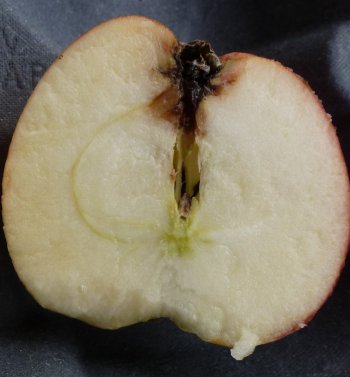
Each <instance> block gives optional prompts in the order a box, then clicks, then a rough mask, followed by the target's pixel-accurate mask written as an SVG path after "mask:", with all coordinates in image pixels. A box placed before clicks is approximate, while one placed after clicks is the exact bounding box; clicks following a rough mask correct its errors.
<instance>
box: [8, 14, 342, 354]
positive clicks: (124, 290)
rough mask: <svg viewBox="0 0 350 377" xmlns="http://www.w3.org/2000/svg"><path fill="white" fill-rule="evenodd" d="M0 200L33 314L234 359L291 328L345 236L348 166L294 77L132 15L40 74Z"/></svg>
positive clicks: (312, 305) (335, 271)
mask: <svg viewBox="0 0 350 377" xmlns="http://www.w3.org/2000/svg"><path fill="white" fill-rule="evenodd" d="M2 204H3V219H4V229H5V234H6V239H7V242H8V248H9V252H10V255H11V258H12V260H13V263H14V266H15V268H16V271H17V273H18V275H19V277H20V278H21V280H22V281H23V283H24V284H25V286H26V287H27V289H28V290H29V292H30V293H31V294H32V295H33V296H34V297H35V299H36V300H37V301H38V302H39V303H40V304H41V305H42V306H43V307H45V308H48V309H50V310H54V311H57V312H60V313H63V314H66V315H68V316H71V317H74V318H79V319H81V320H83V321H86V322H88V323H90V324H93V325H96V326H99V327H103V328H110V329H116V328H119V327H122V326H126V325H129V324H132V323H136V322H139V321H146V320H148V319H151V318H159V317H169V318H171V319H172V320H173V321H175V323H177V324H178V325H179V326H180V327H181V328H183V329H185V330H187V331H190V332H193V333H195V334H197V335H198V336H199V337H201V338H202V339H204V340H206V341H209V342H214V343H220V344H224V345H226V346H228V347H231V348H232V351H231V353H232V355H233V357H235V358H236V359H242V358H243V357H245V356H247V355H249V354H250V353H251V352H253V350H254V348H255V347H256V346H257V345H259V344H263V343H267V342H270V341H273V340H275V339H278V338H280V337H282V336H284V335H286V334H288V333H290V332H292V331H295V330H297V329H299V328H302V327H304V326H305V324H306V323H307V322H308V321H309V320H310V319H311V318H312V316H313V315H314V314H315V313H316V311H317V310H318V309H319V307H320V306H321V305H322V303H323V302H324V301H325V300H326V298H327V297H328V296H329V295H330V294H331V292H332V289H333V287H334V285H335V282H336V280H337V278H338V276H339V273H340V270H341V268H342V266H343V264H344V259H345V255H346V251H347V246H348V238H349V180H348V175H347V171H346V166H345V163H344V160H343V156H342V153H341V149H340V146H339V142H338V139H337V136H336V133H335V129H334V127H333V126H332V124H331V121H330V119H329V117H328V116H327V114H326V113H325V111H324V109H323V108H322V105H321V104H320V102H319V100H318V99H317V97H316V96H315V94H314V93H313V92H312V91H311V89H310V88H309V87H308V85H307V84H306V83H305V82H304V81H303V80H302V79H301V78H299V77H298V76H297V75H295V74H294V73H292V72H291V71H290V70H288V69H286V68H285V67H283V66H282V65H281V64H279V63H277V62H274V61H271V60H267V59H263V58H259V57H256V56H253V55H248V54H243V53H232V54H228V55H225V56H223V57H221V58H220V59H219V58H217V57H216V55H215V54H214V53H213V52H212V51H211V49H210V47H209V45H208V44H207V43H205V42H201V41H196V42H193V43H192V44H182V43H179V42H178V41H177V39H176V38H175V36H174V35H173V34H172V33H171V32H170V31H169V30H168V29H167V28H165V27H164V26H162V25H161V24H159V23H156V22H155V21H152V20H149V19H145V18H142V17H136V16H131V17H124V18H119V19H115V20H111V21H109V22H106V23H104V24H101V25H100V26H98V27H96V28H94V29H93V30H91V31H90V32H88V33H87V34H86V35H84V36H83V37H82V38H80V39H79V40H77V41H76V42H75V43H74V44H73V45H72V46H71V47H69V48H68V49H67V50H66V51H65V52H64V53H63V56H62V58H60V59H58V60H57V61H56V62H55V63H54V64H53V65H52V66H51V68H50V69H49V70H48V72H47V73H46V74H45V75H44V77H43V78H42V80H41V81H40V83H39V84H38V86H37V88H36V89H35V91H34V93H33V95H32V96H31V98H30V100H29V102H28V104H27V106H26V108H25V110H24V112H23V114H22V116H21V118H20V120H19V122H18V125H17V128H16V131H15V134H14V137H13V140H12V143H11V146H10V151H9V155H8V159H7V163H6V168H5V174H4V179H3V198H2Z"/></svg>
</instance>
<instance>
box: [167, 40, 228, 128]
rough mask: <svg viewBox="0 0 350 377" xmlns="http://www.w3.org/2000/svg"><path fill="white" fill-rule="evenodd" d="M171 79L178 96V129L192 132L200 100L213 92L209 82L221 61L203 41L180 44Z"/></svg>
mask: <svg viewBox="0 0 350 377" xmlns="http://www.w3.org/2000/svg"><path fill="white" fill-rule="evenodd" d="M174 57H175V61H176V72H173V73H172V74H173V76H174V77H175V79H176V82H177V85H178V87H179V90H180V93H181V98H180V102H181V109H182V112H181V115H180V126H181V128H182V129H183V130H184V131H185V132H193V131H195V130H196V127H197V124H196V111H197V108H198V105H199V103H200V102H201V101H202V99H203V98H204V97H205V96H206V95H208V94H209V93H211V92H212V91H213V87H212V85H211V84H210V81H211V79H212V78H213V77H214V76H215V75H216V74H217V73H218V72H219V71H220V69H221V62H220V59H219V58H218V57H217V56H216V55H215V53H214V51H213V50H212V48H211V46H210V44H209V43H208V42H206V41H199V40H196V41H193V42H189V43H181V44H180V45H179V47H178V50H177V51H176V52H175V55H174Z"/></svg>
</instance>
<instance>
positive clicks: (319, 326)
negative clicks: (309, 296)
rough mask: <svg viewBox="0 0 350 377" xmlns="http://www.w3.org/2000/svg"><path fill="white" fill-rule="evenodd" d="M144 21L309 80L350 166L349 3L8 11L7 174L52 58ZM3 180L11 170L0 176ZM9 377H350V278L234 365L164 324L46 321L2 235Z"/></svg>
mask: <svg viewBox="0 0 350 377" xmlns="http://www.w3.org/2000/svg"><path fill="white" fill-rule="evenodd" d="M126 14H144V15H147V16H150V17H152V18H155V19H157V20H159V21H161V22H163V23H165V24H166V25H167V26H169V27H170V28H171V29H172V30H174V32H175V33H176V34H177V36H178V37H179V38H180V39H182V40H184V41H189V40H192V39H196V38H200V39H207V40H209V41H210V42H211V43H212V45H213V47H214V48H215V50H216V51H217V52H218V53H219V54H221V53H224V52H230V51H239V50H241V51H248V52H254V53H258V54H260V55H263V56H267V57H271V58H275V59H277V60H280V61H282V62H283V63H284V64H286V65H288V66H289V67H291V68H293V69H294V71H296V72H297V73H299V74H301V75H302V76H303V77H304V78H305V79H306V80H307V81H309V82H310V84H311V86H312V87H313V88H314V89H315V91H316V92H317V93H318V95H319V96H320V98H321V99H322V100H323V103H324V106H325V108H326V110H327V111H328V112H329V113H331V114H332V115H333V119H334V124H335V125H336V126H337V128H338V135H339V137H340V139H341V143H342V147H343V150H344V153H345V155H346V159H347V162H348V163H349V162H350V132H349V126H350V106H349V105H350V3H349V1H348V0H344V1H340V0H335V1H326V0H320V1H306V0H304V1H298V0H290V1H286V2H283V1H275V2H274V1H271V0H269V1H253V0H247V1H238V0H237V1H224V0H220V1H201V0H198V1H196V0H191V1H181V0H178V1H177V0H175V1H165V0H164V1H162V0H153V1H152V0H130V1H126V0H120V1H117V0H101V1H89V0H76V1H73V0H51V1H46V0H30V1H29V0H0V162H1V167H3V165H4V161H5V158H6V153H7V149H8V146H9V143H10V139H11V135H12V132H13V130H14V128H15V125H16V122H17V120H18V117H19V115H20V113H21V110H22V109H23V106H24V105H25V102H26V100H27V99H28V97H29V95H30V93H31V92H32V90H33V88H34V87H35V85H36V83H37V82H38V80H39V78H40V77H41V75H42V74H43V72H44V71H45V69H46V68H47V67H48V66H49V65H50V63H51V62H52V61H53V60H54V58H55V57H56V56H57V55H58V54H59V53H60V52H61V51H62V49H64V48H65V47H66V46H67V45H69V44H70V43H71V42H72V41H73V40H74V39H75V38H77V37H78V36H79V35H80V34H81V33H83V32H85V31H86V30H88V29H89V28H90V27H92V26H94V25H95V24H97V23H99V22H101V21H104V20H106V19H108V18H111V17H115V16H119V15H126ZM1 171H2V168H1ZM0 247H1V250H0V376H11V377H12V376H16V377H21V376H37V377H42V376H43V377H44V376H50V377H54V376H57V377H58V376H65V377H68V376H72V377H73V376H74V377H80V376H129V377H130V376H133V377H136V376H169V377H170V376H239V377H248V376H249V377H263V376H264V377H274V376H278V377H280V376H282V377H292V376H293V377H326V376H327V377H348V376H350V268H349V266H348V265H347V266H346V267H345V270H344V272H343V274H342V276H341V278H340V282H339V284H338V286H337V288H336V289H335V292H334V294H333V295H332V297H331V298H330V299H329V300H328V302H327V303H326V305H325V306H324V307H323V308H322V309H321V310H320V312H319V313H318V314H317V316H316V318H315V319H314V320H313V321H312V322H311V324H310V325H309V326H308V327H307V328H306V329H304V330H302V331H300V332H298V333H296V334H293V335H291V336H289V337H287V338H285V339H283V340H280V341H279V342H276V343H273V344H269V345H265V346H261V347H258V349H257V350H256V352H255V353H254V355H253V356H251V357H249V358H247V359H246V360H244V361H242V362H235V361H234V360H232V359H231V358H230V356H229V351H228V350H227V349H225V348H222V347H218V346H214V345H209V344H205V343H204V342H202V341H200V340H198V339H197V338H196V337H195V336H193V335H190V334H186V333H183V332H182V331H180V330H178V329H177V328H176V327H175V326H174V325H173V324H172V323H170V322H169V321H166V320H157V321H153V322H150V323H146V324H140V325H136V326H131V327H129V328H125V329H121V330H119V331H115V332H111V331H103V330H98V329H95V328H92V327H90V326H87V325H85V324H83V323H80V322H78V321H75V320H72V319H68V318H65V317H63V316H60V315H58V314H54V313H50V312H47V311H45V310H43V309H41V308H40V307H39V306H38V305H37V304H36V303H35V302H34V300H33V299H32V298H31V297H30V296H29V295H28V294H27V292H26V291H25V289H24V287H23V286H22V284H21V283H20V282H19V280H18V278H17V276H16V274H15V272H14V270H13V267H12V264H11V262H10V258H9V256H8V253H7V248H6V243H5V240H4V236H3V234H1V235H0Z"/></svg>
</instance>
